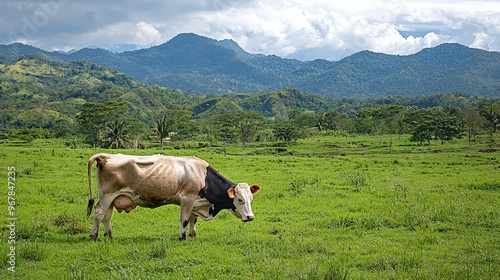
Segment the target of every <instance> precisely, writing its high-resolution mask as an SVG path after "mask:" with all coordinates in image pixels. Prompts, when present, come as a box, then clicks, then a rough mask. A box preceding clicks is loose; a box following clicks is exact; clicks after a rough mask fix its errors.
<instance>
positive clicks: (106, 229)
mask: <svg viewBox="0 0 500 280" xmlns="http://www.w3.org/2000/svg"><path fill="white" fill-rule="evenodd" d="M112 217H113V205H110V206H109V207H108V210H107V211H106V214H105V215H104V220H103V223H104V236H106V235H107V236H108V237H109V240H113V233H112V232H111V218H112Z"/></svg>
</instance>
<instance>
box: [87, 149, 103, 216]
mask: <svg viewBox="0 0 500 280" xmlns="http://www.w3.org/2000/svg"><path fill="white" fill-rule="evenodd" d="M100 157H101V154H97V155H93V156H92V157H90V159H89V163H88V165H87V174H88V181H89V193H90V197H89V204H88V205H87V217H89V216H90V214H92V208H94V195H93V194H92V165H94V161H96V160H97V162H99V160H100Z"/></svg>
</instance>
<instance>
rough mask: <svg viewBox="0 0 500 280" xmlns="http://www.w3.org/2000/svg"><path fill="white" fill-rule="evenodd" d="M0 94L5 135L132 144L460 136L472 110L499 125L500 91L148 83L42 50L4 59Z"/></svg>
mask: <svg viewBox="0 0 500 280" xmlns="http://www.w3.org/2000/svg"><path fill="white" fill-rule="evenodd" d="M0 99H1V101H2V102H1V103H0V125H1V126H0V134H1V135H0V136H1V138H2V139H10V138H12V139H20V140H23V141H30V140H32V139H34V138H41V137H61V138H72V139H74V140H75V141H78V142H79V141H82V143H86V144H88V145H93V146H110V145H115V146H116V147H119V146H124V145H131V143H135V144H134V145H135V146H136V147H138V146H139V143H140V140H141V139H145V138H146V137H152V136H155V135H156V136H155V137H157V138H159V139H165V138H167V137H168V136H170V134H171V133H174V134H173V135H175V136H173V137H174V138H175V139H176V141H179V140H187V139H190V140H193V139H199V140H200V141H209V142H213V141H216V140H220V141H222V140H223V141H226V142H228V141H229V142H231V141H241V142H242V143H249V142H252V141H255V140H259V141H266V140H271V139H273V140H283V141H292V140H294V139H297V138H301V137H307V136H308V135H310V134H311V133H317V132H322V133H323V132H324V131H337V132H341V133H363V134H365V133H369V134H380V133H398V134H401V133H410V132H413V133H417V132H418V133H419V135H417V136H415V138H413V139H414V140H415V141H418V142H419V143H421V144H422V143H423V142H424V141H430V139H431V138H436V139H438V138H439V139H441V140H442V141H444V140H449V139H452V138H453V137H461V136H463V135H464V132H465V126H466V122H467V120H468V118H471V119H470V120H474V121H473V124H474V130H473V131H472V130H470V131H469V135H472V133H478V132H480V131H483V132H486V131H489V132H490V133H495V132H496V131H497V130H498V128H499V126H500V122H499V121H498V120H500V117H499V116H500V103H499V102H498V100H499V99H498V98H486V97H477V96H472V95H467V94H464V93H436V94H432V95H425V96H421V97H418V98H410V97H401V96H399V97H383V98H371V99H354V98H342V99H331V98H324V97H318V96H315V95H311V94H307V93H304V92H301V91H299V90H297V89H293V88H282V89H280V90H274V91H262V92H260V93H245V94H243V93H232V94H226V95H222V96H221V95H216V94H210V95H201V94H196V93H186V92H183V91H180V90H173V89H170V88H165V87H159V86H147V85H144V84H142V83H141V82H138V81H136V80H134V79H132V78H130V77H128V76H127V75H125V74H123V73H120V72H117V71H115V70H112V69H111V68H110V67H108V66H101V65H97V64H93V63H90V62H87V61H73V62H69V63H63V62H55V61H53V60H50V59H48V58H46V57H44V56H39V55H27V56H25V57H23V58H21V59H20V60H18V61H16V62H13V63H10V64H0ZM471 116H472V117H471ZM471 125H472V123H471ZM443 131H446V134H443V133H444V132H443ZM113 139H114V140H113ZM117 139H121V140H117Z"/></svg>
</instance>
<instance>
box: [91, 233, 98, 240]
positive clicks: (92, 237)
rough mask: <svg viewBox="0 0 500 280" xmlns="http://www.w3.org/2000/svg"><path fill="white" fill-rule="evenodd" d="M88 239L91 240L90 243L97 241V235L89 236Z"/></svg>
mask: <svg viewBox="0 0 500 280" xmlns="http://www.w3.org/2000/svg"><path fill="white" fill-rule="evenodd" d="M89 237H90V240H92V241H96V240H97V234H91V235H90V236H89Z"/></svg>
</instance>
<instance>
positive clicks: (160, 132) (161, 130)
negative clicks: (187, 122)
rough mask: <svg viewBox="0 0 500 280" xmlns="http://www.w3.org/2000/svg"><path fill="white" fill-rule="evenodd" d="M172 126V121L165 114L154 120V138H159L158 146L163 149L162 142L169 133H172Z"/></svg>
mask: <svg viewBox="0 0 500 280" xmlns="http://www.w3.org/2000/svg"><path fill="white" fill-rule="evenodd" d="M173 126H174V119H172V118H171V117H170V116H168V114H165V115H163V116H161V117H159V118H158V119H156V121H155V124H154V131H155V134H156V136H158V138H160V146H161V147H162V148H163V141H164V139H165V138H167V137H168V135H169V133H170V132H172V128H173Z"/></svg>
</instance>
